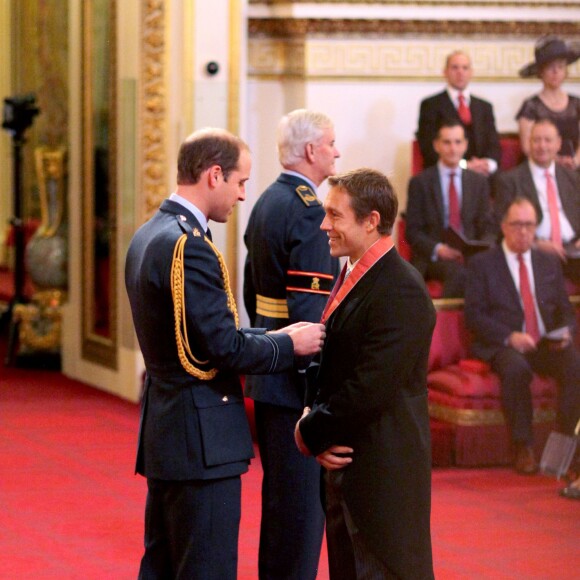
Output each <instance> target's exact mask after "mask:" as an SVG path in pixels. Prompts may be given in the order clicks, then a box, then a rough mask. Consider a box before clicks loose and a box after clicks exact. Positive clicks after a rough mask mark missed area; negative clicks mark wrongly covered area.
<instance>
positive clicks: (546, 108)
mask: <svg viewBox="0 0 580 580" xmlns="http://www.w3.org/2000/svg"><path fill="white" fill-rule="evenodd" d="M578 58H580V50H574V49H572V48H571V47H569V46H568V45H567V44H566V43H565V42H564V41H563V40H561V39H560V38H558V37H556V36H551V35H550V36H544V37H542V38H540V39H539V40H538V42H537V43H536V47H535V61H534V62H532V63H530V64H528V65H526V66H525V67H523V68H522V69H521V70H520V76H521V77H524V78H530V77H533V76H537V77H539V78H540V79H541V81H542V84H543V87H542V90H541V91H540V93H539V94H537V95H534V96H533V97H530V98H529V99H526V100H525V101H524V103H523V104H522V106H521V108H520V110H519V111H518V114H517V115H516V119H517V120H518V122H519V130H520V142H521V146H522V150H523V152H524V153H525V155H528V154H529V149H530V132H531V129H532V125H533V123H534V121H537V120H539V119H546V118H547V119H550V120H551V121H552V122H553V123H554V124H555V125H556V126H557V127H558V130H559V131H560V135H561V137H562V147H561V149H560V152H559V154H558V158H557V162H558V163H559V164H561V165H563V166H565V167H568V168H569V169H575V168H577V167H579V166H580V144H579V141H580V139H579V136H580V98H579V97H576V96H574V95H569V94H568V93H566V92H565V91H564V90H563V89H562V83H563V82H564V80H565V79H566V77H567V72H568V71H567V66H568V65H569V64H570V63H572V62H575V61H576V60H577V59H578Z"/></svg>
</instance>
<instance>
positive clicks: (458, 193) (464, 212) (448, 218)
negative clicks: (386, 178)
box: [406, 121, 497, 298]
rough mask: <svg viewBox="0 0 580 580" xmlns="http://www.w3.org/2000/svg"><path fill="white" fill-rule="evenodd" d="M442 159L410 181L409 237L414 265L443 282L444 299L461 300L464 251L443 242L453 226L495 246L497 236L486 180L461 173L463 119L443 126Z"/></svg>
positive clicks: (439, 145)
mask: <svg viewBox="0 0 580 580" xmlns="http://www.w3.org/2000/svg"><path fill="white" fill-rule="evenodd" d="M433 146H434V147H435V150H436V152H437V154H438V156H439V161H438V163H437V165H434V166H433V167H428V168H427V169H425V170H423V171H422V172H421V173H419V174H418V175H416V176H415V177H413V178H412V179H411V181H410V183H409V192H408V200H407V212H406V219H407V239H408V240H409V243H410V245H411V249H412V257H411V262H412V264H413V265H414V266H415V267H416V268H417V269H418V270H419V272H421V274H423V276H424V277H425V278H426V279H427V280H429V279H435V280H441V281H442V282H443V283H444V287H443V296H444V297H446V298H451V297H458V296H463V292H464V287H465V267H464V258H463V255H462V253H461V252H460V251H459V250H458V249H456V248H454V247H451V246H450V245H448V244H446V243H445V242H444V239H445V232H446V230H447V228H448V227H449V226H453V227H455V229H458V230H460V231H461V232H462V234H463V235H464V237H466V238H467V239H469V240H480V241H487V242H490V243H492V242H494V241H495V239H496V237H497V235H496V230H495V227H494V222H493V217H492V213H491V206H490V194H489V184H488V180H487V179H486V178H485V177H484V176H483V175H480V174H478V173H475V172H473V171H470V170H469V169H463V168H462V166H461V163H460V162H461V160H462V159H463V155H464V154H465V150H466V149H467V140H466V139H465V133H464V130H463V126H462V125H461V123H459V121H448V122H446V123H444V124H443V125H442V126H441V127H440V129H439V131H438V133H437V137H436V139H435V141H434V143H433Z"/></svg>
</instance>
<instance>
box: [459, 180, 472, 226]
mask: <svg viewBox="0 0 580 580" xmlns="http://www.w3.org/2000/svg"><path fill="white" fill-rule="evenodd" d="M472 177H473V176H472V175H471V174H470V173H468V172H467V171H465V170H462V171H461V224H462V226H463V230H464V231H465V225H466V224H467V223H468V221H469V216H471V215H473V209H472V207H471V206H472V205H473V198H474V196H473V195H471V191H472V188H473V179H472Z"/></svg>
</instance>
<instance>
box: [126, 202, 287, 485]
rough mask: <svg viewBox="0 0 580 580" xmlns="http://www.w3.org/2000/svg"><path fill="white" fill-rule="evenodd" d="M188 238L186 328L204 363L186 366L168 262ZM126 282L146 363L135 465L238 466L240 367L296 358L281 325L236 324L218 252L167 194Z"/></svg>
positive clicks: (246, 442)
mask: <svg viewBox="0 0 580 580" xmlns="http://www.w3.org/2000/svg"><path fill="white" fill-rule="evenodd" d="M183 234H186V235H187V241H186V243H185V247H184V277H185V281H184V300H185V305H186V307H185V313H186V316H185V319H186V327H187V335H188V339H189V343H190V345H191V350H192V354H193V356H195V357H196V358H197V359H198V360H199V361H205V362H204V364H201V363H200V364H199V365H197V366H199V368H201V369H202V370H209V369H212V368H216V369H217V370H218V373H217V375H216V376H215V378H213V379H211V380H200V379H198V378H195V377H194V376H192V375H191V374H188V373H187V372H186V371H185V370H184V368H183V366H182V364H181V362H180V360H179V357H178V350H177V346H176V344H177V341H176V330H175V326H176V325H175V317H174V300H173V298H172V290H171V270H172V263H173V259H174V249H175V247H176V243H177V241H178V240H179V238H180V237H181V236H182V235H183ZM125 282H126V287H127V293H128V295H129V301H130V303H131V310H132V313H133V322H134V324H135V330H136V332H137V338H138V340H139V345H140V347H141V351H142V352H143V357H144V360H145V367H146V369H147V378H146V382H145V390H144V393H143V400H142V412H141V424H140V429H139V444H138V453H137V466H136V470H137V472H138V473H140V474H142V475H145V476H146V477H150V478H157V479H163V480H187V479H213V478H221V477H228V476H233V475H238V474H240V473H243V472H245V471H246V470H247V468H248V461H249V459H250V458H251V457H253V447H252V439H251V435H250V430H249V426H248V421H247V418H246V414H245V408H244V402H243V394H242V389H241V385H240V380H239V376H238V375H239V374H244V373H251V372H259V373H267V372H279V371H286V370H289V369H290V368H292V367H293V364H294V356H293V347H292V341H291V339H290V337H289V336H287V335H285V334H279V335H266V334H265V330H264V329H261V330H258V329H256V330H239V329H238V328H236V325H235V321H234V316H233V314H232V312H231V311H230V309H229V308H228V304H227V295H226V292H225V290H224V281H223V275H222V272H221V269H220V265H219V262H218V258H217V256H216V254H215V252H214V251H213V249H212V248H211V247H210V245H209V243H208V241H207V240H206V239H205V237H204V232H203V229H202V228H201V226H200V224H199V223H198V221H197V220H196V219H195V217H194V216H193V215H192V214H191V213H190V212H188V211H187V210H186V209H185V208H184V207H183V206H181V205H180V204H178V203H176V202H173V201H169V200H166V201H164V202H163V203H162V205H161V207H160V209H159V211H158V212H157V213H156V214H155V215H154V216H153V218H152V219H151V220H149V221H148V222H147V223H145V224H144V225H143V226H141V228H139V230H138V231H137V233H136V234H135V236H134V237H133V240H132V241H131V244H130V246H129V251H128V254H127V260H126V268H125Z"/></svg>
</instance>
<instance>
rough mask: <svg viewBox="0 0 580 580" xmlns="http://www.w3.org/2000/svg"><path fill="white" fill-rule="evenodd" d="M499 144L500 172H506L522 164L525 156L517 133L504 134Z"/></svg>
mask: <svg viewBox="0 0 580 580" xmlns="http://www.w3.org/2000/svg"><path fill="white" fill-rule="evenodd" d="M499 144H500V145H501V159H500V161H499V169H500V171H506V170H507V169H511V168H512V167H515V166H516V165H518V164H519V163H521V161H522V160H523V158H524V155H523V153H522V148H521V145H520V136H519V135H518V134H517V133H502V134H501V135H500V139H499Z"/></svg>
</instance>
